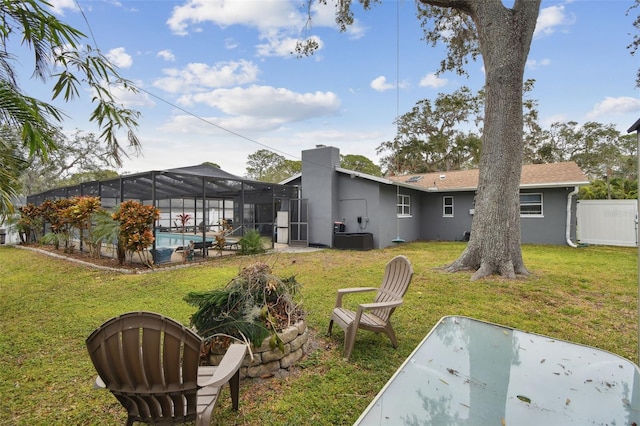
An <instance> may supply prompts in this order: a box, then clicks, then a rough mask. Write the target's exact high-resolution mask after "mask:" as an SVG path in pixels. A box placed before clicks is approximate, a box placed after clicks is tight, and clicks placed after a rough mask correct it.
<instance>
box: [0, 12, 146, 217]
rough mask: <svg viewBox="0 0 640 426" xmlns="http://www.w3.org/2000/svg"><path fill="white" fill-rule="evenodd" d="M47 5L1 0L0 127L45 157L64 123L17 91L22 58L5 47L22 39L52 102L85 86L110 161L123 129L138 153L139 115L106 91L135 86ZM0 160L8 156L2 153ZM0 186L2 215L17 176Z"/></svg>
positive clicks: (117, 158)
mask: <svg viewBox="0 0 640 426" xmlns="http://www.w3.org/2000/svg"><path fill="white" fill-rule="evenodd" d="M48 7H49V5H48V3H46V2H44V1H38V0H0V13H1V14H2V21H1V22H0V70H2V71H1V72H0V100H1V101H0V126H7V127H10V128H14V129H18V130H19V133H18V134H19V141H20V145H21V146H23V147H25V148H27V149H28V151H29V156H30V157H33V156H39V157H42V158H44V159H45V160H46V159H47V156H48V154H49V153H50V152H51V151H54V150H55V149H56V147H57V145H56V140H55V134H56V132H57V131H56V127H57V126H58V125H59V124H60V123H62V122H63V119H64V114H63V113H62V112H61V111H60V110H59V109H58V108H56V107H55V106H53V105H52V104H50V103H47V102H45V101H43V100H40V99H36V98H34V97H31V96H29V95H28V94H27V93H25V92H24V91H23V90H22V89H21V87H20V85H19V83H18V80H17V78H16V71H15V68H14V67H15V64H16V63H18V62H21V63H25V62H26V61H20V58H18V57H17V56H16V55H15V53H14V52H11V51H10V50H8V49H9V48H11V47H12V46H16V45H17V43H21V44H22V46H26V47H27V48H28V49H30V52H31V53H32V54H33V60H34V70H33V78H36V79H39V80H41V81H43V82H49V81H51V82H52V83H53V87H52V95H51V100H56V99H62V100H64V101H66V102H69V101H73V100H75V99H77V98H78V97H79V96H80V93H81V92H83V91H84V89H85V88H88V89H90V91H91V93H92V102H93V104H94V105H95V108H94V109H93V110H92V111H91V112H90V116H89V120H90V121H92V122H94V123H96V124H97V125H98V127H99V129H100V135H99V138H100V139H101V141H102V142H103V143H104V144H105V145H106V146H107V147H108V152H109V156H110V159H111V160H113V161H114V162H115V164H116V165H120V164H121V160H122V156H123V155H127V153H126V151H125V150H124V148H123V147H122V145H121V142H120V139H119V137H118V133H119V132H122V131H124V132H125V133H126V135H127V140H128V143H129V146H130V147H132V148H133V149H134V150H135V151H137V150H138V149H139V147H140V142H139V140H138V138H137V136H136V134H135V132H134V131H135V129H136V128H137V119H138V116H139V113H138V112H137V111H134V110H131V109H128V108H126V107H124V106H122V105H121V104H120V103H119V102H118V100H117V99H116V98H115V97H114V96H113V95H112V92H111V90H110V89H111V87H113V86H119V87H120V88H123V89H125V90H129V91H132V92H135V91H136V89H135V87H134V86H133V84H132V83H131V82H130V81H128V80H126V79H123V78H122V77H120V76H119V74H118V73H117V71H116V69H115V67H114V66H113V65H112V64H111V63H110V62H109V60H108V59H107V58H106V57H105V56H104V55H103V54H102V53H101V52H100V51H99V50H97V49H95V48H94V47H92V46H91V45H90V44H88V43H86V41H87V40H86V36H85V35H84V34H83V33H82V32H80V31H79V30H77V29H75V28H73V27H71V26H69V25H67V24H65V23H64V22H62V21H60V20H59V19H58V18H56V17H55V16H54V15H53V14H52V13H51V12H49V10H48ZM10 149H11V146H8V145H7V142H6V141H3V140H0V150H3V151H4V150H10ZM0 160H1V161H6V160H7V159H6V158H5V156H2V157H0ZM0 167H1V168H3V169H5V167H6V165H5V164H4V163H2V164H0ZM6 170H9V168H7V169H6ZM0 185H2V186H0V199H1V200H3V201H2V203H1V204H0V209H1V210H0V217H2V216H5V215H6V214H7V213H9V212H10V211H12V204H11V199H12V198H13V197H14V196H16V195H17V193H18V186H17V185H16V179H15V176H14V177H13V179H2V180H0Z"/></svg>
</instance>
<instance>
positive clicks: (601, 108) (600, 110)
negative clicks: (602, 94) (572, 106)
mask: <svg viewBox="0 0 640 426" xmlns="http://www.w3.org/2000/svg"><path fill="white" fill-rule="evenodd" d="M632 112H640V98H632V97H630V96H621V97H619V98H614V97H606V98H605V99H604V101H602V102H598V103H597V104H596V105H595V106H594V107H593V109H592V110H591V111H590V112H589V113H588V114H587V118H588V119H589V120H594V119H596V118H598V117H601V116H605V115H619V114H628V113H632Z"/></svg>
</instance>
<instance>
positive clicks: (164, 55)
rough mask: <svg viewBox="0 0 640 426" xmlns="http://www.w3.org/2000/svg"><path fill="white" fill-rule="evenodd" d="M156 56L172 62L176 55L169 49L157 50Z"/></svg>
mask: <svg viewBox="0 0 640 426" xmlns="http://www.w3.org/2000/svg"><path fill="white" fill-rule="evenodd" d="M157 56H158V57H159V58H162V59H164V60H165V61H169V62H174V61H175V60H176V55H174V54H173V52H171V50H169V49H165V50H161V51H159V52H158V54H157Z"/></svg>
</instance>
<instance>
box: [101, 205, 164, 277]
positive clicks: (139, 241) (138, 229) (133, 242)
mask: <svg viewBox="0 0 640 426" xmlns="http://www.w3.org/2000/svg"><path fill="white" fill-rule="evenodd" d="M112 217H113V219H114V220H117V221H118V222H119V223H120V235H119V241H118V244H119V245H120V244H121V246H122V248H123V249H124V250H125V251H126V252H127V253H129V255H130V257H133V254H134V253H137V254H138V256H139V258H140V260H141V261H142V263H144V264H145V265H147V266H151V262H152V261H151V260H150V259H148V258H146V257H144V256H142V253H143V252H144V250H145V249H146V248H148V247H150V246H151V245H152V244H153V240H154V238H153V232H152V228H153V223H154V221H156V220H158V219H159V218H160V211H159V210H158V209H157V208H156V207H154V206H143V205H142V204H140V203H138V202H137V201H131V200H129V201H123V202H122V203H121V204H120V206H119V207H118V210H117V211H116V212H115V213H114V214H113V216H112ZM121 263H123V262H122V261H121Z"/></svg>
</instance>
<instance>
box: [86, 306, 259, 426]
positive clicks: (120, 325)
mask: <svg viewBox="0 0 640 426" xmlns="http://www.w3.org/2000/svg"><path fill="white" fill-rule="evenodd" d="M86 343H87V349H88V350H89V356H90V357H91V361H93V365H94V366H95V368H96V370H97V371H98V378H97V379H96V385H97V386H98V387H101V388H107V389H109V391H111V393H112V394H113V395H114V396H115V397H116V398H117V399H118V401H120V403H121V404H122V405H123V406H124V408H126V409H127V412H128V414H129V415H128V417H127V422H126V424H127V425H132V424H133V423H134V422H136V421H137V422H143V423H150V424H156V423H159V424H177V423H185V422H193V421H195V422H196V425H203V426H204V425H207V426H208V425H209V423H210V421H211V414H212V411H213V407H214V406H215V403H216V401H217V399H218V396H219V395H220V389H221V387H222V386H223V385H224V384H225V383H229V385H230V387H231V399H232V406H233V409H234V410H237V409H238V396H239V386H240V371H239V368H240V365H241V364H242V361H243V360H244V355H245V351H246V349H247V348H246V346H245V345H240V344H233V345H231V346H230V347H229V349H228V350H227V352H226V354H225V356H224V357H223V359H222V361H221V363H220V365H219V366H217V367H212V366H199V359H200V348H201V344H202V339H201V338H200V336H198V335H197V334H196V333H194V332H193V331H191V330H189V329H188V328H186V327H184V326H183V325H182V324H180V323H179V322H177V321H174V320H172V319H171V318H168V317H165V316H162V315H159V314H156V313H152V312H129V313H126V314H122V315H120V316H117V317H115V318H112V319H110V320H108V321H107V322H105V323H104V324H103V325H101V326H100V327H98V328H97V329H96V330H95V331H94V332H93V333H91V335H90V336H89V337H88V338H87V341H86Z"/></svg>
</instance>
